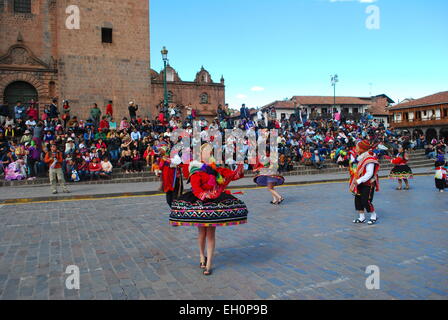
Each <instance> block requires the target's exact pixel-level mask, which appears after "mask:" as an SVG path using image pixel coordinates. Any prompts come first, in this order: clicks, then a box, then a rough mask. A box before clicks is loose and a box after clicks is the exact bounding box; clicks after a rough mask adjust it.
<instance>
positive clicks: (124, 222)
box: [0, 176, 448, 299]
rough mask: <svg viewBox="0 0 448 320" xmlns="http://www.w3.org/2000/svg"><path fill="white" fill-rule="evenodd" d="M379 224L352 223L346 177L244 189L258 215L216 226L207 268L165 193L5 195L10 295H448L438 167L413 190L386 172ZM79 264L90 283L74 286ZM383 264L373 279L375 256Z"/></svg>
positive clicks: (5, 273) (445, 197)
mask: <svg viewBox="0 0 448 320" xmlns="http://www.w3.org/2000/svg"><path fill="white" fill-rule="evenodd" d="M381 187H382V191H381V192H380V193H378V194H376V198H375V200H376V201H375V202H374V203H375V204H376V208H377V212H378V214H379V217H380V220H379V221H378V224H377V225H375V226H367V225H354V224H352V222H351V221H352V219H354V218H355V216H356V215H355V212H354V207H353V196H351V195H350V194H349V193H348V192H347V184H344V183H327V184H314V185H307V186H297V187H284V188H279V189H278V190H279V191H280V192H281V193H282V194H283V195H284V196H285V198H286V199H287V200H286V201H285V202H284V204H282V205H281V206H279V207H274V206H272V205H271V204H269V201H270V199H269V194H268V192H267V191H266V190H265V189H256V190H245V194H244V195H239V196H238V197H241V198H242V199H243V200H244V201H245V202H246V204H247V206H248V207H249V210H250V216H249V218H250V219H249V223H248V224H247V225H244V226H237V227H226V228H222V229H218V231H217V256H216V259H215V269H214V274H213V275H212V276H211V277H204V276H203V275H202V273H201V271H200V269H199V266H198V263H199V258H198V256H197V244H196V230H195V228H186V227H182V228H174V227H170V226H169V225H168V214H169V211H168V209H167V206H166V203H165V201H164V197H161V196H152V197H135V198H117V199H103V200H96V201H67V202H48V203H35V204H22V205H3V206H2V207H1V208H0V219H1V225H0V298H1V299H446V298H447V296H448V233H447V229H448V219H447V217H448V193H438V192H437V191H436V189H435V187H434V180H433V178H432V176H425V177H417V178H416V179H415V180H414V181H413V182H412V189H411V190H410V191H395V189H394V187H395V186H394V184H393V182H390V181H388V180H382V184H381ZM69 265H77V266H79V268H80V272H81V278H80V290H68V289H66V287H65V280H66V277H67V276H68V275H67V274H65V270H66V267H67V266H69ZM369 265H376V266H378V267H379V268H380V280H381V281H380V289H379V290H367V289H366V286H365V280H366V277H367V275H366V274H365V271H366V267H367V266H369Z"/></svg>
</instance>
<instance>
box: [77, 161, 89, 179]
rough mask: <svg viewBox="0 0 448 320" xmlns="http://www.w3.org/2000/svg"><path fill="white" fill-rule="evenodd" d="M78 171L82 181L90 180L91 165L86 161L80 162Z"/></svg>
mask: <svg viewBox="0 0 448 320" xmlns="http://www.w3.org/2000/svg"><path fill="white" fill-rule="evenodd" d="M77 171H78V175H79V178H80V179H81V180H88V179H89V178H90V173H89V164H88V163H87V161H86V160H84V159H81V160H80V161H79V162H78V165H77Z"/></svg>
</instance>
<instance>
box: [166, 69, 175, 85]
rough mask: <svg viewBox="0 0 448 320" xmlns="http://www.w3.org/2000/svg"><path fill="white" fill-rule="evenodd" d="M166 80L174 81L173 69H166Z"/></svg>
mask: <svg viewBox="0 0 448 320" xmlns="http://www.w3.org/2000/svg"><path fill="white" fill-rule="evenodd" d="M166 81H170V82H173V81H174V71H173V70H172V69H167V70H166Z"/></svg>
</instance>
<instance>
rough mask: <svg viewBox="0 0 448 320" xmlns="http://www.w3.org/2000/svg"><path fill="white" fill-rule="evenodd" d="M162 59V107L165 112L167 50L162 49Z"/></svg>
mask: <svg viewBox="0 0 448 320" xmlns="http://www.w3.org/2000/svg"><path fill="white" fill-rule="evenodd" d="M161 53H162V59H163V70H164V71H163V106H164V109H165V112H166V110H167V108H168V89H167V84H166V66H167V62H168V50H167V49H166V47H163V49H162V51H161Z"/></svg>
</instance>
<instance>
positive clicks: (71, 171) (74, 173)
mask: <svg viewBox="0 0 448 320" xmlns="http://www.w3.org/2000/svg"><path fill="white" fill-rule="evenodd" d="M65 173H66V178H67V180H68V181H72V182H78V181H80V180H81V179H80V176H79V173H78V170H77V166H76V163H75V162H74V161H73V160H72V159H71V158H67V162H66V163H65Z"/></svg>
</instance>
